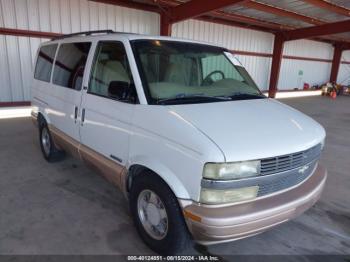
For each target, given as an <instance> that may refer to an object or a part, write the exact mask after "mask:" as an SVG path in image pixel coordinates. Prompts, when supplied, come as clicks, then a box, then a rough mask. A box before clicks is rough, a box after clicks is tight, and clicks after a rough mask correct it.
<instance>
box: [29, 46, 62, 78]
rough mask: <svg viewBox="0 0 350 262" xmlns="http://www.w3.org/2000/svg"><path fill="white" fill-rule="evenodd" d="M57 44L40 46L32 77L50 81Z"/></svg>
mask: <svg viewBox="0 0 350 262" xmlns="http://www.w3.org/2000/svg"><path fill="white" fill-rule="evenodd" d="M56 49H57V44H55V45H46V46H42V47H41V48H40V50H39V54H38V58H37V60H36V65H35V72H34V78H35V79H38V80H41V81H46V82H50V77H51V71H52V65H53V60H54V59H55V54H56Z"/></svg>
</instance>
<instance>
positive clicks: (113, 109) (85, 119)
mask: <svg viewBox="0 0 350 262" xmlns="http://www.w3.org/2000/svg"><path fill="white" fill-rule="evenodd" d="M112 82H113V83H118V82H121V83H124V88H125V86H127V87H129V88H130V90H131V89H133V88H134V85H133V78H132V75H131V71H130V67H129V62H128V57H127V54H126V51H125V48H124V44H123V43H122V42H117V41H100V42H98V43H97V46H96V50H95V57H94V61H93V63H92V66H91V75H90V79H89V83H88V88H87V92H85V93H84V95H83V99H82V112H81V127H80V136H81V144H82V146H81V150H80V151H81V155H82V157H83V158H84V159H85V160H87V161H88V162H90V163H92V164H93V165H94V166H96V167H98V168H99V169H101V171H102V172H103V173H105V174H106V173H109V175H110V176H112V177H107V178H109V179H111V180H113V181H116V182H117V183H118V180H119V175H120V173H121V172H122V169H123V167H124V166H125V164H126V162H127V159H128V154H129V137H130V134H131V120H132V117H133V113H134V107H135V101H136V98H135V97H134V98H130V99H129V100H125V99H123V100H122V101H121V100H118V98H116V97H115V96H113V94H111V93H110V92H109V87H110V86H111V83H112ZM112 85H113V84H112ZM130 92H131V93H133V91H130ZM135 93H136V92H135Z"/></svg>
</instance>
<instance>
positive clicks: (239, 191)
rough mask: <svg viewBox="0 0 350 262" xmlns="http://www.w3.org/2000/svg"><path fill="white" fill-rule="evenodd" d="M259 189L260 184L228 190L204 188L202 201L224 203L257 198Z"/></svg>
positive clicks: (201, 196)
mask: <svg viewBox="0 0 350 262" xmlns="http://www.w3.org/2000/svg"><path fill="white" fill-rule="evenodd" d="M258 190H259V187H258V186H251V187H242V188H236V189H226V190H216V189H208V188H202V189H201V195H200V202H201V203H204V204H224V203H232V202H240V201H244V200H250V199H254V198H256V196H257V194H258Z"/></svg>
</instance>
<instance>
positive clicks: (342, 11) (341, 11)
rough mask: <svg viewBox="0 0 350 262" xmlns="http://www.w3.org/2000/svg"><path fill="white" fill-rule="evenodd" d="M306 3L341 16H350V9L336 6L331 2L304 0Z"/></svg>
mask: <svg viewBox="0 0 350 262" xmlns="http://www.w3.org/2000/svg"><path fill="white" fill-rule="evenodd" d="M303 1H304V2H305V3H308V4H311V5H314V6H317V7H319V8H322V9H325V10H328V11H332V12H334V13H338V14H340V15H345V16H350V9H347V8H345V7H343V6H339V5H335V4H333V3H331V2H328V1H324V0H303Z"/></svg>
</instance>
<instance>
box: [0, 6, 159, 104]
mask: <svg viewBox="0 0 350 262" xmlns="http://www.w3.org/2000/svg"><path fill="white" fill-rule="evenodd" d="M0 27H6V28H15V29H24V30H33V31H46V32H55V33H73V32H79V31H87V30H98V29H101V30H102V29H112V30H115V31H122V32H133V33H142V34H152V35H157V34H159V15H158V14H156V13H152V12H146V11H140V10H135V9H130V8H125V7H119V6H114V5H106V4H102V3H96V2H92V1H87V0H0ZM46 40H47V39H39V38H28V37H16V36H4V35H0V83H1V84H0V102H4V101H6V102H9V101H10V102H11V101H28V100H30V88H29V87H30V82H31V77H32V71H33V64H34V59H35V54H36V50H37V48H38V46H39V44H40V42H41V41H46Z"/></svg>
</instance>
